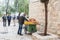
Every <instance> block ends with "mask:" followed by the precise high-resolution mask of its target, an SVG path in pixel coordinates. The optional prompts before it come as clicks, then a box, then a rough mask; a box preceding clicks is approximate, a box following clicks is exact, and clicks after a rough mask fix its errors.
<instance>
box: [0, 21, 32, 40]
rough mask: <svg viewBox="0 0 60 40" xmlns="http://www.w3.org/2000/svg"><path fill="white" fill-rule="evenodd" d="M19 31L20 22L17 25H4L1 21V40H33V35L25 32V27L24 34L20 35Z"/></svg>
mask: <svg viewBox="0 0 60 40" xmlns="http://www.w3.org/2000/svg"><path fill="white" fill-rule="evenodd" d="M17 31H18V23H16V26H13V23H11V26H9V27H8V26H7V27H3V25H2V22H0V40H32V36H31V35H26V34H24V29H23V32H22V34H23V36H20V35H18V34H17Z"/></svg>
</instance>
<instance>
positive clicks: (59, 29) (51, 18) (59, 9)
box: [29, 0, 60, 35]
mask: <svg viewBox="0 0 60 40" xmlns="http://www.w3.org/2000/svg"><path fill="white" fill-rule="evenodd" d="M29 17H30V18H35V19H37V20H38V21H39V22H40V24H41V25H38V26H37V29H38V31H44V25H45V24H44V23H45V8H44V4H43V3H41V2H40V1H39V0H33V1H32V0H30V3H29ZM48 32H50V33H54V34H58V35H60V0H49V4H48Z"/></svg>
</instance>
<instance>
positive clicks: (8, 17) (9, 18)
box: [7, 15, 11, 26]
mask: <svg viewBox="0 0 60 40" xmlns="http://www.w3.org/2000/svg"><path fill="white" fill-rule="evenodd" d="M7 20H8V26H10V23H11V16H10V15H8V16H7Z"/></svg>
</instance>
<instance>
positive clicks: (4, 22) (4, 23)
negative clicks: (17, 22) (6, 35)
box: [2, 14, 7, 27]
mask: <svg viewBox="0 0 60 40" xmlns="http://www.w3.org/2000/svg"><path fill="white" fill-rule="evenodd" d="M2 19H3V26H4V27H6V20H7V17H6V14H4V16H3V17H2Z"/></svg>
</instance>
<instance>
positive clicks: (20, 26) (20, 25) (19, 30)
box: [18, 24, 23, 34]
mask: <svg viewBox="0 0 60 40" xmlns="http://www.w3.org/2000/svg"><path fill="white" fill-rule="evenodd" d="M22 26H23V25H22V24H19V29H18V34H21V33H22Z"/></svg>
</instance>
